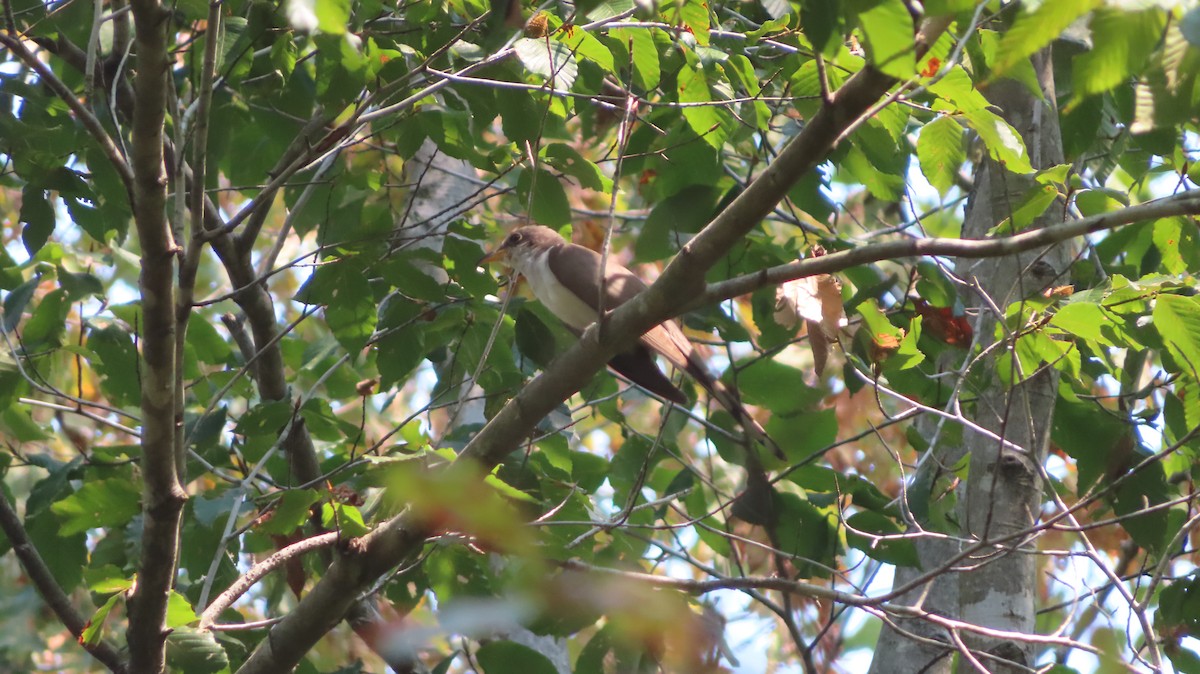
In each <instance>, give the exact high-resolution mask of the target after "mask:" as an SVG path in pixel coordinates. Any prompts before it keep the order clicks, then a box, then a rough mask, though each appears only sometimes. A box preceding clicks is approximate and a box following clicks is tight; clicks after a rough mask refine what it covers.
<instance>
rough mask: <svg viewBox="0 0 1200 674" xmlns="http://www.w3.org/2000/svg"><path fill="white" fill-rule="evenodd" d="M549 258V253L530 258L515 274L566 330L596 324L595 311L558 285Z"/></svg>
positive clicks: (563, 286) (579, 328) (565, 288)
mask: <svg viewBox="0 0 1200 674" xmlns="http://www.w3.org/2000/svg"><path fill="white" fill-rule="evenodd" d="M548 254H549V251H545V252H542V253H541V254H539V255H537V256H535V257H533V258H532V259H530V260H528V261H527V262H526V264H524V265H522V268H521V269H519V270H518V271H520V272H521V274H522V275H523V276H524V277H525V280H526V281H528V282H529V288H530V290H532V291H533V294H534V296H536V297H537V298H538V301H539V302H541V303H542V304H544V305H546V308H547V309H549V310H550V313H552V314H554V315H555V316H558V318H559V320H561V321H562V322H563V323H566V324H567V325H568V326H570V327H572V328H575V329H576V330H583V329H585V328H587V327H588V326H589V325H591V324H592V323H595V322H596V310H595V309H593V308H592V306H591V305H590V304H588V303H587V302H584V301H583V300H581V299H579V297H577V296H576V295H575V293H573V292H571V291H570V290H568V289H567V287H566V286H565V285H563V284H562V283H560V282H559V280H558V278H557V277H555V276H554V273H553V272H552V271H551V270H550V262H549V260H548V259H547V256H548Z"/></svg>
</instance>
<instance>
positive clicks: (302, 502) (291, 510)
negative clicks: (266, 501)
mask: <svg viewBox="0 0 1200 674" xmlns="http://www.w3.org/2000/svg"><path fill="white" fill-rule="evenodd" d="M319 500H321V494H320V493H319V492H317V491H315V490H313V489H294V490H290V491H286V492H284V494H283V496H281V497H280V499H279V501H278V502H277V503H276V505H275V508H274V509H273V510H271V516H270V517H269V518H267V520H266V521H265V522H263V523H262V524H260V525H258V527H257V528H256V529H255V530H256V531H258V532H260V533H264V534H279V535H288V534H290V533H292V532H293V531H295V530H297V529H299V528H300V527H302V526H304V524H305V522H307V521H308V518H309V509H310V508H311V507H312V504H314V503H316V502H317V501H319Z"/></svg>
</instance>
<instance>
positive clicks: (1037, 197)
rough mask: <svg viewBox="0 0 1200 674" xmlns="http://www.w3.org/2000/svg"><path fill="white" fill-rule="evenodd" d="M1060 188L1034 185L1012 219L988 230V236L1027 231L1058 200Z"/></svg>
mask: <svg viewBox="0 0 1200 674" xmlns="http://www.w3.org/2000/svg"><path fill="white" fill-rule="evenodd" d="M1058 197H1059V193H1058V188H1057V187H1055V186H1054V185H1034V186H1033V187H1031V188H1030V189H1029V192H1027V193H1026V194H1025V196H1024V197H1023V198H1022V199H1021V203H1019V204H1018V205H1017V207H1016V209H1015V210H1013V213H1012V215H1011V216H1010V217H1007V218H1005V219H1004V220H1002V221H1000V224H998V225H996V226H995V227H992V228H991V229H989V230H988V236H996V235H997V234H1006V235H1007V234H1016V233H1017V232H1020V231H1022V230H1024V229H1027V228H1028V227H1030V226H1031V225H1033V224H1034V222H1036V221H1037V219H1038V218H1040V217H1042V215H1043V214H1044V213H1045V212H1046V210H1047V209H1049V208H1050V206H1051V205H1052V204H1053V203H1054V201H1055V200H1056V199H1058Z"/></svg>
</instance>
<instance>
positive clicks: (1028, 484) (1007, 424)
mask: <svg viewBox="0 0 1200 674" xmlns="http://www.w3.org/2000/svg"><path fill="white" fill-rule="evenodd" d="M1033 61H1034V67H1035V69H1036V71H1037V73H1038V78H1039V82H1040V84H1041V87H1042V91H1043V92H1044V96H1045V98H1044V99H1041V98H1038V97H1037V96H1035V95H1033V93H1032V92H1030V91H1029V90H1028V89H1027V88H1025V87H1024V86H1023V85H1021V84H1019V83H1017V82H1014V81H1010V80H1005V81H1000V82H997V83H995V84H993V85H992V86H991V87H989V90H988V94H987V95H988V99H989V100H990V101H991V102H992V103H993V104H994V105H995V106H996V107H998V108H999V109H1000V114H1001V115H1002V116H1003V117H1004V118H1005V120H1006V121H1008V122H1009V124H1011V125H1012V126H1013V128H1015V129H1016V130H1017V132H1018V133H1020V134H1021V137H1022V139H1023V140H1024V142H1025V145H1026V149H1027V150H1028V151H1029V157H1030V162H1031V163H1032V164H1033V166H1034V167H1035V168H1045V167H1049V166H1054V165H1056V164H1061V163H1062V162H1063V155H1062V140H1061V136H1060V132H1059V125H1058V113H1057V110H1056V108H1055V106H1054V100H1055V95H1054V82H1053V72H1052V68H1051V63H1050V54H1049V50H1047V51H1045V52H1042V53H1040V54H1038V55H1036V56H1035V57H1034V59H1033ZM1032 183H1033V181H1032V179H1031V178H1029V177H1024V176H1018V175H1015V174H1013V173H1010V172H1008V171H1007V170H1006V169H1005V168H1004V167H1003V166H1002V165H1000V164H999V163H997V162H995V161H992V160H991V159H984V160H983V161H982V162H981V163H980V165H979V167H978V170H977V172H976V175H975V180H974V186H973V188H972V194H971V199H970V201H969V204H968V208H967V213H966V219H965V222H964V224H963V232H962V236H963V238H964V239H977V238H985V237H987V232H988V230H990V229H991V228H992V227H994V226H995V225H997V224H999V223H1000V222H1001V221H1003V220H1004V219H1005V218H1007V217H1009V215H1010V214H1011V213H1012V209H1013V208H1014V204H1017V203H1019V202H1020V200H1021V198H1022V196H1023V195H1024V193H1025V191H1026V190H1027V189H1029V187H1030V186H1031V185H1032ZM1063 215H1064V209H1063V208H1062V205H1061V204H1055V205H1053V206H1051V208H1050V209H1049V210H1048V211H1047V212H1046V213H1045V214H1044V215H1043V216H1042V217H1041V218H1039V219H1038V221H1037V223H1036V225H1035V226H1036V227H1047V226H1051V225H1054V224H1057V223H1060V222H1062V220H1063ZM1069 259H1070V258H1069V256H1068V255H1067V253H1066V249H1065V247H1064V245H1062V244H1060V245H1057V246H1051V247H1047V248H1041V249H1036V250H1032V251H1029V252H1024V253H1020V254H1016V255H1010V256H1005V257H996V258H988V259H982V260H977V261H976V260H960V262H959V265H958V270H957V271H958V273H959V275H960V276H961V277H962V278H963V279H965V280H966V281H968V282H969V283H971V284H972V286H973V287H971V288H969V289H967V290H966V291H965V293H964V297H963V303H964V304H965V305H966V306H967V307H968V313H969V314H970V315H971V316H980V318H981V319H980V320H979V321H978V323H976V325H977V330H978V337H979V344H980V346H982V347H983V348H985V349H986V348H988V347H989V345H990V344H991V342H992V341H993V340H992V335H993V334H994V331H995V326H996V322H997V319H1002V316H997V315H996V313H995V308H998V309H999V310H1000V311H1003V310H1004V308H1005V307H1007V306H1009V305H1011V304H1012V303H1014V302H1019V301H1021V300H1022V299H1024V298H1028V297H1030V296H1031V295H1033V294H1035V293H1038V292H1040V291H1041V290H1043V289H1044V288H1045V287H1047V286H1048V285H1054V284H1059V283H1063V281H1056V279H1058V278H1059V277H1061V276H1062V275H1064V274H1065V271H1066V267H1067V265H1068V262H1069ZM1013 346H1014V345H1013V343H1012V340H1011V339H1009V340H1008V341H1007V342H1006V343H1005V344H1004V345H994V346H992V349H991V355H990V356H989V357H987V358H986V359H985V360H984V361H983V362H982V363H980V364H978V365H976V368H983V369H982V370H977V372H979V373H983V374H984V376H982V377H977V378H973V380H975V381H984V382H990V385H989V386H988V387H987V388H985V389H982V390H976V391H968V395H970V396H973V397H976V399H977V402H976V403H975V406H974V408H973V409H971V410H969V411H968V414H969V415H970V417H971V421H973V422H975V423H977V424H979V425H980V426H981V427H983V428H985V429H988V430H990V431H993V432H994V433H996V434H997V435H999V436H1000V437H1003V438H1004V439H1005V440H1006V441H1007V442H1008V443H1011V444H1004V445H1001V443H999V442H997V441H996V440H994V439H990V438H988V437H986V436H984V435H982V434H980V433H973V432H970V431H966V432H964V434H963V445H962V446H961V447H934V448H932V449H931V451H932V452H934V453H935V455H936V456H937V458H938V461H937V463H938V464H940V465H951V464H953V463H955V462H956V461H957V460H958V458H959V457H961V456H962V454H963V453H964V452H965V453H967V454H969V457H970V458H969V467H968V475H967V479H966V480H965V482H964V483H963V485H961V486H960V487H959V494H958V496H959V505H958V515H959V520H958V521H959V522H960V524H961V525H962V531H961V532H960V534H961V535H962V536H963V537H965V538H967V539H970V540H974V541H979V540H999V539H1004V538H1006V537H1009V536H1011V535H1012V534H1016V533H1018V532H1021V531H1024V530H1027V529H1028V528H1029V527H1030V526H1032V525H1033V524H1034V523H1035V522H1036V519H1037V515H1038V512H1039V510H1040V507H1041V502H1042V481H1041V469H1040V465H1041V462H1042V460H1043V459H1044V457H1045V450H1046V446H1047V442H1048V440H1049V435H1050V425H1051V420H1052V417H1053V412H1054V402H1055V392H1056V389H1057V385H1058V377H1057V376H1056V374H1055V373H1054V371H1053V370H1051V369H1046V370H1043V371H1041V372H1038V373H1033V372H1022V373H1020V374H1019V375H1017V376H1016V377H1015V379H1018V380H1020V381H1019V383H1017V384H1015V385H1014V386H1012V387H1008V386H1006V385H1005V384H1004V383H1003V382H1002V381H1001V378H1000V377H999V376H998V374H997V373H996V371H995V368H996V365H997V359H998V358H1000V357H1002V356H1003V355H1004V354H1005V353H1006V352H1011V350H1012V348H1013ZM925 437H929V435H928V434H926V435H925ZM1014 446H1015V447H1014ZM1018 448H1020V449H1018ZM926 467H928V466H926ZM925 484H926V485H928V484H929V483H925ZM1025 543H1026V541H1025V540H1024V539H1022V538H1020V537H1017V538H1012V539H1009V540H1005V541H1004V542H1003V543H1000V544H998V545H996V546H995V547H989V548H986V549H983V550H981V551H980V552H978V553H977V554H975V555H972V556H970V557H968V558H966V559H964V560H963V561H962V562H961V563H960V566H961V567H965V568H970V569H971V570H970V571H969V572H962V573H960V572H948V573H944V574H941V575H940V576H939V577H937V578H934V579H933V580H932V581H931V582H930V583H928V584H926V585H924V586H922V587H918V588H917V589H914V590H913V591H911V592H909V593H907V594H905V595H904V596H902V597H899V598H898V599H897V600H896V601H895V603H897V604H903V605H907V606H917V607H919V608H921V609H923V610H925V611H928V612H930V613H933V614H937V615H942V616H946V617H951V618H956V619H958V620H961V621H963V622H966V623H971V624H974V625H979V626H983V627H988V628H992V629H998V630H1006V631H1012V632H1021V633H1030V632H1032V631H1033V630H1034V620H1035V617H1036V613H1035V609H1036V607H1035V601H1034V600H1035V591H1036V588H1037V579H1036V576H1035V573H1036V569H1035V558H1034V557H1033V556H1032V555H1030V554H1027V553H1026V552H1024V551H1023V550H1024V547H1023V544H1025ZM916 544H917V550H918V554H919V557H920V560H921V564H922V568H920V569H909V568H899V569H897V570H896V578H895V585H896V586H900V585H903V584H905V583H908V582H909V581H911V580H913V579H914V578H917V577H919V576H920V575H922V574H923V573H926V572H928V571H929V570H933V569H936V568H937V567H938V566H939V565H942V564H945V563H946V562H947V561H948V560H950V559H952V558H953V557H954V556H955V555H956V554H958V553H959V552H960V551H961V549H962V548H961V546H960V545H959V544H958V543H957V542H954V541H949V540H944V539H933V538H921V539H918V540H917V542H916ZM914 637H923V638H924V639H925V640H920V639H917V638H914ZM956 637H958V638H960V639H961V643H963V644H965V646H966V647H967V648H968V649H970V650H971V651H972V652H973V653H975V654H980V653H986V654H987V655H976V656H975V657H976V659H977V660H978V661H979V662H980V663H982V664H983V665H984V666H985V667H987V668H988V669H989V671H993V672H1008V671H1020V667H1015V666H1012V665H1007V664H1005V661H1006V660H1007V661H1013V662H1015V663H1018V664H1019V665H1021V666H1025V667H1028V666H1031V664H1032V662H1033V659H1034V655H1035V654H1034V652H1033V649H1032V648H1031V647H1030V645H1029V644H1027V643H1021V642H1017V641H1005V640H998V639H984V638H982V637H979V636H977V635H973V634H970V633H966V632H963V633H960V634H958V635H956ZM939 644H944V645H939ZM954 651H955V646H954V645H953V640H952V639H951V635H949V634H947V632H946V630H945V629H944V628H942V627H939V626H936V625H933V624H931V623H929V622H927V621H923V620H921V619H920V618H906V619H900V620H896V621H895V622H894V624H893V625H885V626H884V628H883V630H882V631H881V633H880V637H879V641H878V644H877V648H876V653H877V654H878V655H882V656H884V657H876V658H875V659H874V661H873V662H872V664H871V669H870V671H871V674H887V673H891V672H897V673H899V672H934V673H945V672H949V671H951V669H952V668H953V662H954V658H953V655H954ZM989 655H990V656H994V657H988V656H989ZM959 669H960V670H961V671H964V672H966V671H977V670H976V669H975V665H974V664H973V663H972V662H971V658H968V657H960V658H959Z"/></svg>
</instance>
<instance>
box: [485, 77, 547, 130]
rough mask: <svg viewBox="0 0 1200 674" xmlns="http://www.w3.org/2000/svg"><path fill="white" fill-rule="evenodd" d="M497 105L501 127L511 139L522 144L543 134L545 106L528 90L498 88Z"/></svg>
mask: <svg viewBox="0 0 1200 674" xmlns="http://www.w3.org/2000/svg"><path fill="white" fill-rule="evenodd" d="M496 105H497V107H498V108H499V111H500V127H501V128H502V129H504V135H505V137H507V138H508V139H509V140H511V141H513V142H515V143H518V144H520V143H523V142H525V141H532V140H535V139H536V138H538V137H539V136H541V133H542V117H543V112H544V111H545V106H544V105H542V106H539V105H538V103H537V99H535V98H534V97H533V96H530V95H529V92H528V91H515V90H511V89H497V90H496Z"/></svg>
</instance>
